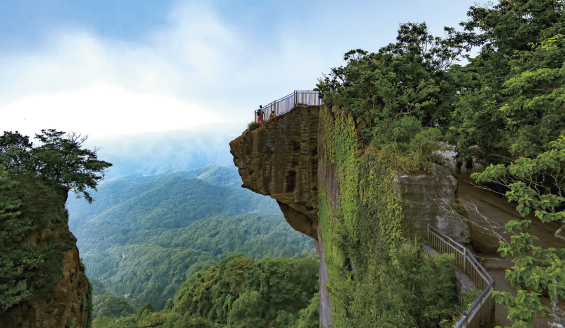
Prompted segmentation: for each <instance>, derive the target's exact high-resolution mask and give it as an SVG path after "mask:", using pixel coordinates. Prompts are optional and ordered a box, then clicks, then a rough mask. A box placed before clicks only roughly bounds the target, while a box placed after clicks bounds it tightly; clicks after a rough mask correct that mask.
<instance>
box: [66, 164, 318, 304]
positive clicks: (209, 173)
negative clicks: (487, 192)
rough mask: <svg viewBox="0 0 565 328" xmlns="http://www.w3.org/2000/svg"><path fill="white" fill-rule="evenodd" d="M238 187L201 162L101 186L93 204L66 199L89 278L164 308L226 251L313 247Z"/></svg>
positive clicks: (276, 252) (271, 207) (275, 211)
mask: <svg viewBox="0 0 565 328" xmlns="http://www.w3.org/2000/svg"><path fill="white" fill-rule="evenodd" d="M240 185H241V179H240V177H239V175H238V173H237V171H235V170H231V169H228V168H225V167H219V166H216V165H207V166H205V167H201V168H198V169H194V170H189V171H175V170H170V171H168V172H163V173H161V174H157V175H147V176H139V175H137V176H134V175H131V176H126V177H120V178H115V179H113V180H111V181H107V182H103V183H101V184H100V186H99V187H98V192H96V193H93V198H94V200H95V201H94V202H93V203H92V204H88V203H87V202H86V201H84V200H77V199H71V198H69V200H68V201H67V209H68V211H69V216H70V219H69V226H70V229H71V231H72V232H73V234H74V235H75V236H76V237H77V239H78V242H77V246H78V247H79V250H80V255H81V257H82V258H83V259H84V262H85V265H86V268H87V275H88V276H89V277H92V278H96V279H98V281H97V283H99V284H98V285H104V286H105V287H106V288H108V289H109V290H111V291H113V292H115V293H117V294H122V295H124V294H126V295H128V296H129V297H130V298H135V299H136V300H138V301H140V302H142V303H147V302H151V303H152V304H153V306H154V307H156V308H162V307H163V306H164V302H166V300H167V299H168V298H170V297H172V296H173V295H174V293H175V292H176V291H177V289H178V288H179V287H180V284H181V283H182V282H183V281H184V280H185V279H187V278H188V277H190V275H192V273H194V272H196V271H199V270H202V269H206V268H208V267H210V266H211V265H213V264H215V263H217V262H218V261H219V260H221V259H222V258H224V257H225V256H227V255H229V254H237V253H242V254H244V255H245V256H248V257H253V258H263V257H265V256H267V257H292V256H295V255H297V254H301V253H304V252H307V251H309V250H311V249H312V248H313V241H312V240H311V239H310V238H308V237H306V236H305V235H303V234H301V233H299V232H296V231H294V230H292V229H291V228H290V226H289V225H288V224H287V223H286V221H285V219H284V217H283V216H282V214H281V212H280V209H279V208H278V205H277V204H276V202H275V201H274V200H273V199H271V198H268V197H265V196H261V195H257V194H254V193H252V192H251V191H249V190H246V189H242V188H241V187H240Z"/></svg>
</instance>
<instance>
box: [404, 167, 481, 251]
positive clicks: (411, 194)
mask: <svg viewBox="0 0 565 328" xmlns="http://www.w3.org/2000/svg"><path fill="white" fill-rule="evenodd" d="M396 186H397V188H398V190H399V192H400V195H401V197H402V200H404V201H405V202H406V205H405V206H404V207H403V211H404V218H405V220H406V222H405V226H406V227H407V228H408V229H411V230H412V232H413V233H415V234H419V235H422V236H424V237H427V230H428V224H429V225H431V226H432V227H434V228H436V229H438V230H439V231H440V232H441V233H443V234H445V235H446V236H449V237H451V238H452V239H454V240H455V241H457V242H459V243H465V244H467V243H470V242H471V226H470V223H469V222H468V221H467V220H465V213H460V212H458V211H457V210H456V209H458V205H457V202H456V191H457V180H456V179H455V178H454V177H453V176H452V175H451V172H450V171H449V169H448V168H447V167H445V166H442V165H437V164H433V169H432V172H431V173H430V174H427V175H419V176H402V177H399V178H398V183H397V185H396Z"/></svg>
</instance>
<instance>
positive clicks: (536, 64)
mask: <svg viewBox="0 0 565 328" xmlns="http://www.w3.org/2000/svg"><path fill="white" fill-rule="evenodd" d="M564 9H565V8H564V5H563V2H562V1H559V0H541V1H529V0H504V1H500V2H499V3H498V4H496V5H493V6H492V5H487V6H474V7H471V8H470V10H469V12H468V13H467V14H468V16H469V17H470V18H471V19H470V20H469V21H466V22H463V23H461V25H462V26H463V27H464V29H465V31H464V32H460V33H457V34H456V36H455V40H457V41H458V42H461V43H463V44H466V45H468V46H480V47H481V51H480V53H479V55H478V56H477V57H475V58H470V59H469V61H470V63H469V64H468V65H466V66H465V67H459V66H455V67H453V68H452V69H451V70H450V73H451V75H452V80H453V81H454V83H455V85H457V86H458V96H457V98H456V102H455V109H454V110H453V112H452V113H451V122H450V130H449V131H450V133H449V138H448V139H449V141H450V143H451V144H453V145H457V147H458V149H459V150H460V152H463V153H468V154H469V155H470V153H471V152H472V153H473V155H474V156H475V157H476V158H478V159H479V160H480V161H482V162H484V163H486V164H489V163H494V164H496V163H504V164H509V163H510V162H512V161H514V160H516V159H517V158H519V157H520V156H526V157H535V156H537V154H540V153H541V152H544V151H547V150H549V149H550V142H551V141H552V140H555V139H556V138H557V137H558V136H559V135H561V134H563V133H565V128H564V127H565V110H564V101H565V98H563V90H564V89H563V87H564V83H565V79H564V75H563V74H564V73H563V72H564V70H563V58H564V55H565V52H564V51H565V50H563V35H564V34H565V10H564ZM472 147H477V148H472Z"/></svg>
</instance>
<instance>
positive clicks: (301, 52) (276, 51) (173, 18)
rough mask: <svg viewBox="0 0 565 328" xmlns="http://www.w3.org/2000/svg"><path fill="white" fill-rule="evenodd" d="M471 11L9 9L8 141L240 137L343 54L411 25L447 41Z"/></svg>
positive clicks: (16, 3) (1, 125)
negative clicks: (448, 30) (71, 134)
mask: <svg viewBox="0 0 565 328" xmlns="http://www.w3.org/2000/svg"><path fill="white" fill-rule="evenodd" d="M473 3H475V1H474V0H473V1H466V0H458V1H453V0H449V1H448V0H435V1H432V0H420V1H395V2H392V1H363V0H352V1H347V2H345V1H304V0H303V1H294V0H289V1H235V0H232V1H228V0H224V1H171V0H158V1H157V0H152V1H149V0H97V1H93V0H88V1H87V0H80V1H77V0H72V1H71V0H3V1H1V2H0V72H2V73H1V74H0V117H1V119H0V133H1V132H2V131H5V130H19V131H20V132H22V133H25V134H28V135H33V133H35V132H38V131H39V130H40V129H42V128H56V129H59V130H63V131H76V132H80V133H83V134H89V135H90V137H91V139H97V138H105V139H104V140H105V141H104V142H106V143H110V142H111V141H109V140H113V139H115V138H116V136H118V135H119V136H121V137H123V136H124V135H139V134H146V133H162V132H163V131H168V132H167V133H168V134H170V133H172V131H196V132H199V133H202V134H226V135H228V137H229V136H236V135H237V134H239V132H241V131H242V130H244V129H245V127H246V124H247V123H249V122H250V121H251V120H252V118H253V110H254V109H256V108H257V107H258V105H260V104H266V103H268V102H270V101H272V100H274V99H276V98H279V97H281V96H284V95H286V94H288V93H291V92H292V91H293V90H295V89H312V88H313V87H314V86H315V84H316V82H317V79H318V78H320V77H321V76H322V73H327V72H328V71H329V70H330V68H331V67H334V66H339V65H342V64H343V61H342V58H343V54H344V53H345V52H347V51H349V50H351V49H355V48H362V49H365V50H368V51H376V50H378V49H379V48H380V47H382V46H385V45H386V44H388V43H390V42H394V41H395V37H396V31H397V29H398V25H399V24H400V23H403V22H424V21H425V22H427V23H428V25H429V26H430V29H431V31H432V32H434V33H435V34H438V35H442V31H443V26H457V24H458V22H460V21H462V20H465V19H466V11H467V9H468V8H469V6H471V5H473ZM100 140H102V139H100Z"/></svg>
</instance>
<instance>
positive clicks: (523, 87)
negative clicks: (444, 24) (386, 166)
mask: <svg viewBox="0 0 565 328" xmlns="http://www.w3.org/2000/svg"><path fill="white" fill-rule="evenodd" d="M564 10H565V8H564V4H563V2H562V1H556V0H543V1H527V0H514V1H500V2H499V3H498V4H496V5H492V6H491V5H486V6H473V7H471V8H470V9H469V11H468V13H467V15H468V16H469V17H470V19H469V20H468V21H465V22H462V23H461V26H462V27H463V31H457V30H455V29H453V28H445V30H446V34H445V36H444V37H443V38H439V37H435V36H433V35H431V34H430V33H429V32H428V29H427V25H426V24H425V23H421V24H420V23H408V24H402V25H401V26H400V29H399V35H398V37H397V42H396V43H391V44H389V45H387V46H385V47H382V48H381V49H380V50H379V51H378V52H376V53H371V52H367V51H364V50H361V49H358V50H353V51H350V52H348V53H346V54H345V57H344V59H345V61H346V65H345V66H341V67H337V68H333V69H332V70H331V72H330V74H328V75H327V76H325V77H324V78H323V79H320V82H319V83H318V85H317V90H319V91H320V93H321V94H322V97H323V98H324V101H325V103H326V105H327V106H330V107H333V106H337V107H342V106H343V108H344V109H345V111H347V112H348V113H351V114H352V115H354V116H355V117H356V118H357V120H358V123H359V124H360V129H361V131H362V138H363V141H364V142H365V143H368V142H369V140H372V142H373V146H374V148H375V151H377V152H378V153H379V155H380V156H381V158H382V159H384V160H386V161H387V162H389V163H394V160H393V159H399V160H400V163H402V164H406V163H405V162H406V160H404V161H403V160H402V159H403V158H404V157H410V156H408V154H411V155H412V158H414V155H419V156H416V157H417V161H420V162H421V163H425V162H426V161H428V160H429V157H428V156H426V155H425V154H427V153H430V151H429V150H430V149H431V150H433V148H434V147H436V146H435V144H434V141H440V140H441V141H447V142H449V144H451V145H453V146H455V147H456V149H457V151H459V152H460V153H462V154H464V156H474V157H475V158H477V159H478V160H479V161H480V162H481V163H483V164H491V163H495V164H496V163H505V164H509V163H510V162H511V161H513V160H515V159H517V158H518V157H520V156H535V155H537V154H539V153H541V152H543V151H547V150H549V149H550V142H551V141H554V140H556V139H557V137H558V136H559V135H561V134H563V133H565V130H564V126H565V125H564V115H565V114H564V113H565V111H564V107H563V104H564V101H565V99H564V98H563V79H564V76H563V74H564V73H563V57H564V50H563V49H564V47H563V42H564V41H563V39H564V34H565V25H564V14H565V12H564ZM477 47H479V48H480V50H479V54H478V55H477V56H476V57H474V58H471V57H470V56H469V54H468V53H466V51H469V50H471V49H473V48H475V49H476V48H477ZM463 58H466V59H467V60H468V61H469V63H468V64H467V65H465V66H461V65H459V64H456V63H457V60H458V59H463ZM426 148H428V149H426ZM404 166H408V167H409V166H410V165H404ZM401 167H402V165H398V166H396V168H398V169H401ZM417 169H422V167H419V168H416V169H414V170H417ZM424 169H425V168H424ZM407 171H410V168H408V169H407Z"/></svg>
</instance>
